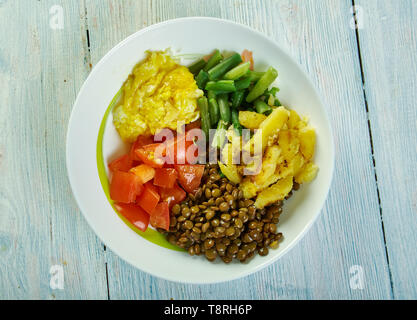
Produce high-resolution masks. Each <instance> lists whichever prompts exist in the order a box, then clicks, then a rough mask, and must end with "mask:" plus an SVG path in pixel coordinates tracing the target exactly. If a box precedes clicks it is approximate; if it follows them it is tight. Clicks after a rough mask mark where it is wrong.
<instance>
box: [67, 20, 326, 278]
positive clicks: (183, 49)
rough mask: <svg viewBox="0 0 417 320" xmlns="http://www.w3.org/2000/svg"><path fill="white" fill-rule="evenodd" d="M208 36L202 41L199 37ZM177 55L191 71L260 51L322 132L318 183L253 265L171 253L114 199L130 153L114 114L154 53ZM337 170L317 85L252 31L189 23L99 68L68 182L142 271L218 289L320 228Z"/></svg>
mask: <svg viewBox="0 0 417 320" xmlns="http://www.w3.org/2000/svg"><path fill="white" fill-rule="evenodd" d="M196 35H201V36H199V37H198V36H196ZM167 48H169V49H170V50H171V52H172V54H173V55H174V56H176V57H177V58H178V59H180V62H181V63H182V64H184V65H188V64H190V63H191V62H192V61H193V60H192V59H193V58H194V59H195V58H196V57H198V56H199V55H202V54H206V53H208V52H211V51H212V50H213V49H215V48H219V49H221V50H228V51H229V50H230V51H236V52H242V51H243V50H244V49H249V50H251V51H253V54H254V59H255V69H256V70H264V69H265V68H266V67H267V66H269V65H271V66H274V67H275V68H276V69H277V70H278V72H279V76H278V78H277V80H276V81H275V83H274V85H276V86H278V87H279V88H280V89H281V90H280V92H279V93H278V97H279V99H280V101H281V102H282V104H283V105H284V106H288V107H290V108H292V109H294V110H296V111H297V112H298V113H300V114H302V115H306V116H308V117H309V119H310V125H311V126H313V127H314V128H315V129H316V136H317V143H316V152H315V157H314V162H315V163H316V164H317V165H318V167H319V168H320V169H319V173H318V175H317V178H316V179H315V180H314V181H313V182H311V183H308V184H303V185H302V187H301V188H300V190H299V191H297V192H296V193H295V194H294V195H293V196H292V197H291V199H289V200H288V201H286V202H285V204H284V212H283V214H282V215H281V217H280V222H279V224H278V230H279V231H280V232H282V233H283V235H284V239H283V241H282V242H281V243H280V245H279V247H278V248H277V249H275V250H270V253H269V255H267V256H265V257H262V256H259V255H256V256H255V257H254V258H253V259H251V260H250V261H249V262H247V263H239V262H232V263H230V264H227V265H226V264H224V263H223V262H221V261H218V260H217V262H214V263H211V262H208V261H207V260H206V259H204V258H203V257H202V256H189V255H188V254H187V253H186V252H184V251H181V250H178V249H177V248H176V247H173V246H172V245H170V244H169V243H168V242H167V241H165V239H164V238H163V236H162V235H160V234H159V233H158V232H157V231H155V230H152V229H151V228H148V230H147V231H146V232H145V233H143V232H138V231H136V230H135V229H134V228H132V226H131V225H129V223H127V222H126V221H125V220H124V219H122V218H121V217H120V216H119V215H118V214H117V213H116V212H115V210H114V208H113V207H112V205H111V203H110V202H109V199H108V172H107V166H106V164H107V162H108V161H109V160H111V159H113V158H114V157H115V156H117V155H118V154H121V153H123V152H125V151H126V148H127V146H125V145H124V144H123V143H122V141H121V139H120V137H119V135H118V134H117V131H116V130H115V128H114V126H113V124H112V113H111V109H112V106H113V105H114V104H115V103H116V101H117V93H118V92H119V90H120V88H121V86H122V84H123V82H124V81H125V79H126V78H127V76H128V75H129V74H130V72H131V70H132V68H133V66H134V65H135V64H136V63H137V62H139V61H140V60H142V59H143V58H144V57H145V51H146V50H165V49H167ZM333 166H334V147H333V138H332V132H331V128H330V123H329V120H328V117H327V115H326V112H325V110H324V108H323V106H322V103H321V101H320V98H319V95H318V93H317V91H316V89H315V88H314V86H313V84H312V83H311V81H310V80H309V78H308V77H307V75H306V74H305V72H303V70H302V69H301V68H300V67H299V66H298V65H297V63H296V62H295V61H294V60H293V59H292V58H291V57H290V56H289V55H288V54H287V53H285V52H284V51H283V50H282V49H281V48H280V47H279V46H278V45H277V44H276V43H275V42H273V41H272V40H270V39H268V38H267V37H265V36H264V35H262V34H261V33H259V32H257V31H254V30H252V29H250V28H248V27H246V26H243V25H240V24H237V23H234V22H231V21H226V20H221V19H214V18H202V17H194V18H181V19H175V20H169V21H165V22H162V23H159V24H155V25H152V26H150V27H147V28H145V29H142V30H140V31H138V32H136V33H134V34H133V35H131V36H129V37H128V38H126V39H125V40H124V41H122V42H121V43H119V44H118V45H116V46H115V47H114V48H113V49H111V50H110V51H109V52H108V53H107V54H106V55H105V56H104V57H103V58H102V59H101V60H100V61H99V62H98V63H97V65H96V66H95V67H94V69H93V70H92V72H91V73H90V75H89V76H88V78H87V80H86V81H85V83H84V85H83V86H82V88H81V89H80V92H79V94H78V97H77V99H76V101H75V104H74V108H73V110H72V114H71V118H70V121H69V125H68V135H67V168H68V177H69V180H70V183H71V187H72V190H73V193H74V197H75V199H76V201H77V203H78V205H79V207H80V209H81V211H82V213H83V214H84V216H85V218H86V220H87V222H88V223H89V224H90V226H91V228H92V229H93V230H94V231H95V233H96V234H97V236H98V237H99V238H100V239H101V240H102V241H103V243H104V244H105V245H106V246H107V247H108V248H110V249H111V250H112V251H113V252H114V253H116V254H117V255H118V256H120V257H121V258H122V259H124V260H126V261H127V262H129V263H130V264H132V265H133V266H135V267H137V268H138V269H140V270H143V271H145V272H148V273H150V274H152V275H154V276H158V277H161V278H163V279H167V280H171V281H178V282H184V283H200V284H202V283H215V282H222V281H227V280H232V279H236V278H239V277H242V276H246V275H249V274H251V273H253V272H256V271H258V270H260V269H262V268H264V267H266V266H267V265H269V264H271V263H273V262H275V261H276V260H277V259H278V258H280V257H282V256H283V255H284V254H285V253H287V252H288V251H289V250H290V249H291V248H292V247H293V246H294V245H295V244H296V243H297V242H298V241H299V240H300V239H301V238H302V237H303V236H304V235H305V234H306V232H307V231H308V229H309V228H310V227H311V226H312V224H313V223H314V221H315V220H316V218H317V217H318V215H319V214H320V211H321V209H322V207H323V204H324V202H325V200H326V196H327V193H328V191H329V188H330V184H331V179H332V174H333Z"/></svg>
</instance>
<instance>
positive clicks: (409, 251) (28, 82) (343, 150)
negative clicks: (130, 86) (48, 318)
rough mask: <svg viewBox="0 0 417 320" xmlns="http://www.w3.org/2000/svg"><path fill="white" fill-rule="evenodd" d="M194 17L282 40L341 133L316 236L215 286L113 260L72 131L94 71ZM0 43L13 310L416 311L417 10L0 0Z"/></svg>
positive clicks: (5, 284) (4, 233)
mask: <svg viewBox="0 0 417 320" xmlns="http://www.w3.org/2000/svg"><path fill="white" fill-rule="evenodd" d="M353 5H355V6H356V7H355V8H356V9H355V10H354V8H353ZM354 12H356V18H357V23H356V26H357V27H356V28H355V23H354V22H355V21H354V18H353V17H354ZM183 16H213V17H220V18H224V19H229V20H233V21H237V22H239V23H243V24H246V25H248V26H250V27H252V28H254V29H256V30H259V31H261V32H263V33H264V34H266V35H267V36H269V37H271V38H272V39H274V40H275V41H277V42H278V43H279V44H280V45H281V46H282V47H283V48H285V49H286V50H287V51H288V52H289V53H290V54H291V55H292V56H293V57H294V58H295V59H296V60H297V61H298V62H299V63H300V65H301V66H302V67H303V68H304V70H306V72H307V73H308V74H309V75H310V77H311V78H312V80H313V82H314V83H315V85H316V86H317V88H318V89H319V91H320V92H321V94H322V97H323V101H324V104H325V107H326V109H327V112H328V114H329V117H330V120H331V123H332V126H333V130H334V135H335V145H336V168H335V173H334V179H333V184H332V187H331V190H330V193H329V197H328V199H327V201H326V204H325V207H324V209H323V212H322V214H321V216H320V218H319V219H318V221H317V222H316V223H315V225H314V226H313V228H312V229H311V230H310V231H309V233H308V234H307V235H306V237H305V238H304V239H303V240H302V241H301V242H300V243H299V244H298V245H297V246H296V247H295V248H294V249H293V250H292V251H291V252H289V253H288V254H286V255H285V256H284V257H283V258H282V259H280V260H278V261H277V262H276V263H274V264H273V265H271V266H270V267H268V268H266V269H264V270H262V271H261V272H258V273H256V274H254V275H252V276H249V277H246V278H243V279H240V280H236V281H232V282H227V283H222V284H215V285H204V286H201V285H184V284H178V283H172V282H168V281H164V280H161V279H158V278H155V277H153V276H150V275H148V274H146V273H144V272H141V271H139V270H137V269H135V268H134V267H132V266H130V265H128V264H127V263H125V262H124V261H122V260H121V259H120V258H118V257H117V256H116V255H115V254H113V253H112V252H111V251H110V250H109V249H107V250H106V248H105V247H104V246H103V244H102V243H101V242H100V240H99V239H98V238H97V237H96V236H95V234H94V233H93V231H92V230H91V228H90V227H89V226H88V225H87V223H86V221H85V219H84V218H83V216H82V214H81V212H80V211H79V209H78V207H77V204H76V203H75V200H74V198H73V196H72V192H71V189H70V186H69V183H68V179H67V174H66V164H65V138H66V129H67V124H68V118H69V116H70V113H71V108H72V105H73V103H74V100H75V97H76V95H77V92H78V90H79V88H80V87H81V85H82V83H83V81H84V80H85V79H86V77H87V76H88V74H89V72H90V71H91V68H92V67H93V66H94V65H95V64H96V63H97V62H98V61H99V60H100V58H101V57H102V56H103V55H104V54H105V53H106V52H107V51H108V50H109V49H111V48H112V47H113V46H114V45H116V44H117V43H118V42H119V41H121V40H122V39H124V38H125V37H127V36H128V35H130V34H132V33H134V32H135V31H137V30H139V29H141V28H144V27H146V26H149V25H151V24H154V23H157V22H160V21H164V20H167V19H172V18H177V17H183ZM61 18H62V19H61ZM0 30H2V31H1V33H0V270H1V272H0V298H2V299H16V298H17V299H169V298H174V299H210V298H211V299H411V298H413V299H416V298H417V276H416V270H417V236H416V232H415V231H416V230H417V220H416V214H417V189H416V180H417V170H416V164H417V152H416V151H417V150H416V149H417V148H416V147H417V143H416V140H417V138H416V122H417V108H416V100H417V80H416V76H417V3H416V1H413V0H399V1H394V0H366V1H365V0H353V1H352V0H327V1H313V0H310V1H305V0H298V1H289V0H285V1H278V0H276V1H274V0H221V1H215V0H205V1H202V0H201V1H200V0H155V1H150V0H143V1H140V0H138V1H133V0H132V1H128V0H124V1H122V0H111V1H110V0H105V1H103V0H95V1H93V0H80V1H77V0H71V1H64V0H42V1H34V0H0ZM53 266H55V267H53ZM51 267H52V269H51ZM54 268H55V269H54ZM57 268H58V269H57ZM57 270H58V271H59V272H61V271H62V273H63V275H64V288H63V289H59V287H60V285H59V284H58V287H57V286H56V283H55V285H53V283H51V279H52V278H53V277H55V276H56V275H57V272H58V271H57ZM51 285H52V286H51ZM61 287H62V286H61ZM53 288H55V289H53Z"/></svg>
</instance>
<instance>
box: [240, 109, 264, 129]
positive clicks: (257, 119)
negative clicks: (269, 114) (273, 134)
mask: <svg viewBox="0 0 417 320" xmlns="http://www.w3.org/2000/svg"><path fill="white" fill-rule="evenodd" d="M265 119H266V115H263V114H260V113H257V112H252V111H240V112H239V122H240V124H241V125H242V126H244V127H245V128H248V129H258V128H259V126H260V124H261V123H262V121H264V120H265Z"/></svg>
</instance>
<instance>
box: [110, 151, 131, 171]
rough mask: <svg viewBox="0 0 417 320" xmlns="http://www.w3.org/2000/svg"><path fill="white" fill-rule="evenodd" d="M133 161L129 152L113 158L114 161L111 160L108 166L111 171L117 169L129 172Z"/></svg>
mask: <svg viewBox="0 0 417 320" xmlns="http://www.w3.org/2000/svg"><path fill="white" fill-rule="evenodd" d="M132 162H133V161H132V159H131V158H130V156H129V155H128V154H125V155H123V156H121V157H119V158H117V159H115V160H113V161H112V162H110V163H109V165H108V166H109V169H110V171H111V172H116V171H123V172H128V171H129V169H130V168H131V167H132Z"/></svg>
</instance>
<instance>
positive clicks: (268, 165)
mask: <svg viewBox="0 0 417 320" xmlns="http://www.w3.org/2000/svg"><path fill="white" fill-rule="evenodd" d="M280 154H281V149H280V148H279V147H278V146H276V145H274V146H270V147H267V148H266V151H265V155H264V158H263V160H262V170H261V172H260V173H259V174H258V175H256V177H255V183H256V184H258V185H263V184H264V183H265V181H266V180H267V179H268V177H270V176H271V175H273V174H274V172H275V168H276V167H277V162H278V158H279V155H280Z"/></svg>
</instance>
